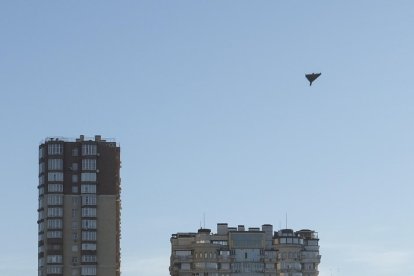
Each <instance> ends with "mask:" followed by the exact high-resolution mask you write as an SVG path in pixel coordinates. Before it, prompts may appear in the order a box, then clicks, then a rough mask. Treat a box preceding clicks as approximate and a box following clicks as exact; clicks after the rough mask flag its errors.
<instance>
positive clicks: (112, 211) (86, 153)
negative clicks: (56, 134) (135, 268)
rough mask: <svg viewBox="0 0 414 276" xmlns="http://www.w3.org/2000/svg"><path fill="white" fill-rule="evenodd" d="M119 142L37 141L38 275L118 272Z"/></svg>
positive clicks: (107, 275) (82, 139)
mask: <svg viewBox="0 0 414 276" xmlns="http://www.w3.org/2000/svg"><path fill="white" fill-rule="evenodd" d="M120 182H121V181H120V147H119V146H118V145H117V143H116V142H114V141H108V140H104V139H102V138H101V137H100V136H99V135H97V136H95V137H94V138H91V139H89V138H85V137H84V136H83V135H81V136H80V138H78V139H73V140H71V139H64V138H47V139H46V140H45V141H44V142H42V143H41V144H40V146H39V184H38V191H39V206H38V221H37V223H38V234H39V239H38V275H39V276H87V275H88V276H89V275H99V276H119V275H120V218H121V217H120V211H121V201H120V190H121V184H120Z"/></svg>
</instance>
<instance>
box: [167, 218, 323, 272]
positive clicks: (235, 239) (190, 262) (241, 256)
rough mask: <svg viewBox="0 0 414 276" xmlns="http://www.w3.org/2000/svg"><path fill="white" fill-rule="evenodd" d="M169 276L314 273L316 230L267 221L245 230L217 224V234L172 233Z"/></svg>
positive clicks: (316, 265)
mask: <svg viewBox="0 0 414 276" xmlns="http://www.w3.org/2000/svg"><path fill="white" fill-rule="evenodd" d="M170 241H171V259H170V275H172V276H230V275H232V276H234V275H243V276H256V275H257V276H258V275H262V276H263V275H265V276H316V275H318V274H319V271H318V265H319V263H320V261H321V255H319V239H318V235H317V233H316V232H315V231H312V230H300V231H296V232H294V231H293V230H292V229H282V230H279V231H276V232H273V226H272V225H270V224H264V225H262V228H261V229H260V228H258V227H252V228H248V229H245V227H244V226H243V225H239V226H238V227H228V224H227V223H219V224H217V233H212V232H211V230H210V229H203V228H201V229H199V230H198V231H197V233H194V232H189V233H176V234H173V235H172V236H171V240H170Z"/></svg>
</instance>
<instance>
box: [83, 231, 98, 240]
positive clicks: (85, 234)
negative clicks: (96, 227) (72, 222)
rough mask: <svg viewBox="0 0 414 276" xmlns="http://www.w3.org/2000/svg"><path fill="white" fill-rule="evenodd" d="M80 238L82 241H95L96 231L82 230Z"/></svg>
mask: <svg viewBox="0 0 414 276" xmlns="http://www.w3.org/2000/svg"><path fill="white" fill-rule="evenodd" d="M82 240H83V241H96V232H90V231H87V232H85V231H83V232H82Z"/></svg>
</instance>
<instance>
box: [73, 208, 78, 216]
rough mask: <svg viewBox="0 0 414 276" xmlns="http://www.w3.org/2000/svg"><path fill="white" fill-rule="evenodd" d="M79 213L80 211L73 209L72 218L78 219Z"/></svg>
mask: <svg viewBox="0 0 414 276" xmlns="http://www.w3.org/2000/svg"><path fill="white" fill-rule="evenodd" d="M77 213H78V209H76V208H73V209H72V218H76V214H77Z"/></svg>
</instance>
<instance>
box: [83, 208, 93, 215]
mask: <svg viewBox="0 0 414 276" xmlns="http://www.w3.org/2000/svg"><path fill="white" fill-rule="evenodd" d="M82 217H96V208H82Z"/></svg>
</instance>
